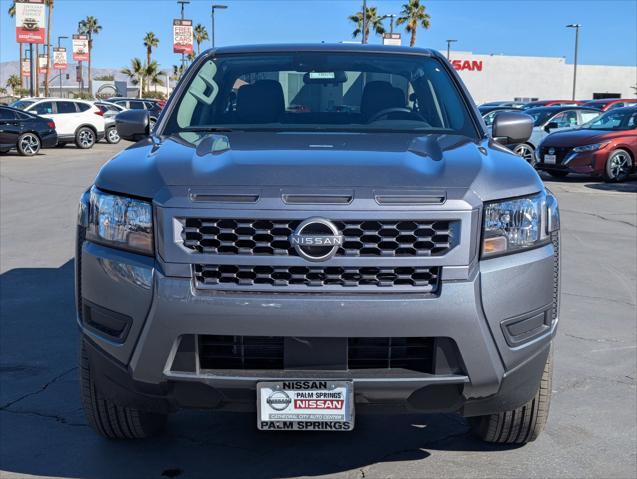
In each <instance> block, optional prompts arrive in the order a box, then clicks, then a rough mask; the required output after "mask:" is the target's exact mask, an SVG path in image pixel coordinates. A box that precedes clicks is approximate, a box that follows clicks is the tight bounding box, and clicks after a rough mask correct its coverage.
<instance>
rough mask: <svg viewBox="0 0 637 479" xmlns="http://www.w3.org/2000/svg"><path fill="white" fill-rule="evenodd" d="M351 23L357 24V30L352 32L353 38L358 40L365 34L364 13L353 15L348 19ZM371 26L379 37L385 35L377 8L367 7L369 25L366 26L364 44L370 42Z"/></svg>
mask: <svg viewBox="0 0 637 479" xmlns="http://www.w3.org/2000/svg"><path fill="white" fill-rule="evenodd" d="M348 19H349V21H350V22H354V23H355V24H356V29H355V30H354V31H353V32H352V37H353V38H356V37H357V36H359V35H360V34H361V33H362V32H363V12H362V11H360V12H356V14H355V15H351V16H349V17H348ZM370 26H371V27H372V28H373V29H374V32H375V33H376V34H377V35H382V34H383V33H385V27H383V21H382V19H381V17H379V16H378V11H377V10H376V7H367V23H366V25H365V27H366V28H365V35H364V36H363V43H367V42H368V41H369V28H370Z"/></svg>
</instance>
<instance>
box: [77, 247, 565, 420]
mask: <svg viewBox="0 0 637 479" xmlns="http://www.w3.org/2000/svg"><path fill="white" fill-rule="evenodd" d="M558 248H559V238H558V237H557V235H556V236H555V237H554V241H553V243H552V244H548V245H545V246H542V247H539V248H537V249H534V250H531V251H527V252H524V253H518V254H515V255H510V256H505V257H500V258H494V259H490V260H487V261H482V262H478V263H476V264H474V266H473V267H472V268H470V274H469V275H468V279H463V280H447V281H443V283H442V286H441V289H440V292H439V294H437V295H426V294H418V293H410V294H402V293H378V294H351V293H348V294H314V293H307V294H297V293H295V294H287V293H283V294H281V293H264V292H261V293H250V292H221V291H202V290H197V289H196V288H195V287H194V285H193V282H192V279H189V278H183V277H172V276H169V275H168V274H167V273H166V271H165V268H164V265H163V264H162V263H160V262H159V261H156V260H155V259H153V258H149V257H143V256H139V255H134V254H131V253H127V252H123V251H118V250H115V249H112V248H107V247H104V246H100V245H97V244H94V243H91V242H86V241H80V242H79V244H78V261H77V264H78V270H77V280H78V281H77V295H78V308H79V310H80V311H81V312H82V313H81V314H79V315H78V321H79V324H80V327H81V329H82V333H83V337H84V338H85V339H84V340H85V341H86V343H87V345H88V346H87V347H88V349H89V352H90V357H91V365H92V367H95V368H98V369H101V373H100V374H97V375H96V376H97V377H98V378H100V379H99V380H98V381H99V382H101V384H100V389H101V390H102V392H103V393H104V394H105V395H107V396H108V395H111V396H112V397H113V398H114V399H116V400H117V401H119V402H120V403H124V404H130V405H135V406H136V407H140V408H146V409H158V408H160V409H162V410H166V411H169V410H174V409H176V408H179V407H200V408H230V409H254V407H255V404H256V395H255V389H256V383H257V382H258V381H260V380H263V381H265V380H276V379H281V378H287V379H292V378H294V379H300V378H311V377H320V378H338V379H350V380H352V381H354V388H355V398H356V407H357V408H358V409H357V410H359V409H360V408H361V407H362V408H363V409H365V407H367V406H369V407H372V406H377V407H390V408H391V409H400V408H403V409H404V408H409V409H419V410H424V411H458V412H461V413H463V414H465V415H467V416H472V415H481V414H488V413H492V412H498V411H501V410H509V409H513V408H515V407H518V406H520V405H522V404H524V403H525V402H526V401H528V400H529V399H530V398H531V397H532V396H533V394H534V393H535V391H536V389H537V387H538V384H539V381H540V377H541V373H542V370H543V368H544V363H545V361H546V356H547V354H548V351H549V347H550V342H551V340H552V338H553V336H554V334H555V329H556V326H557V322H558V314H557V311H558V297H559V291H558V288H559V286H558V283H557V278H558V276H559V274H558V273H559V254H558V253H559V251H558ZM87 308H88V309H87ZM90 308H96V310H97V311H98V312H102V313H105V314H106V315H107V316H108V314H109V312H111V313H114V316H113V317H114V318H115V319H120V320H121V321H123V322H125V323H126V328H125V334H124V333H122V334H121V335H120V336H119V337H116V336H113V335H108V334H105V333H104V329H102V330H100V329H96V328H94V327H92V326H91V325H90V324H88V323H87V314H90V311H91V309H90ZM538 318H539V320H538ZM527 323H528V324H531V325H532V327H531V326H529V327H527V328H526V330H524V329H525V328H524V325H525V324H527ZM511 325H514V327H513V328H511ZM529 328H530V329H529ZM190 335H195V337H196V335H233V336H282V337H287V338H289V337H294V338H301V339H306V340H309V341H311V340H312V339H313V338H334V337H336V338H351V337H393V336H401V337H428V338H450V339H451V340H452V341H453V344H455V345H456V347H457V351H458V354H459V358H458V359H459V361H458V364H457V365H456V366H453V365H452V366H449V367H445V365H444V364H442V363H443V362H444V361H440V360H439V359H438V356H436V358H437V362H439V363H440V364H439V365H437V366H436V368H435V370H434V371H433V372H432V374H425V373H415V372H413V371H407V370H390V369H387V370H380V371H379V370H374V371H365V370H357V371H354V370H344V369H341V370H333V369H332V370H327V369H326V368H321V367H320V366H318V367H317V366H313V367H308V368H303V369H299V368H296V369H289V370H288V369H283V370H278V371H269V370H258V371H243V370H242V371H237V370H202V369H200V368H199V367H197V366H196V361H195V366H194V367H193V368H188V367H181V366H180V367H175V363H176V358H177V356H178V354H179V353H180V350H179V348H180V338H183V337H185V336H190ZM191 353H192V354H196V349H195V350H194V351H191ZM440 358H441V359H442V358H444V355H443V356H441V357H440ZM179 362H182V360H181V359H180V360H179ZM186 362H188V361H187V360H186ZM439 366H440V367H439Z"/></svg>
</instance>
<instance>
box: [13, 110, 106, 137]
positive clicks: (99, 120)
mask: <svg viewBox="0 0 637 479" xmlns="http://www.w3.org/2000/svg"><path fill="white" fill-rule="evenodd" d="M13 106H15V107H16V108H19V109H22V110H24V111H26V112H29V113H34V114H37V115H40V116H42V117H44V118H49V119H51V120H53V121H54V122H55V129H56V130H57V134H58V146H60V147H62V146H64V145H66V144H67V143H75V146H77V147H78V148H82V149H86V148H92V147H93V145H94V144H95V143H96V142H97V141H99V140H101V139H102V138H104V133H105V122H104V116H103V113H102V111H101V110H100V109H99V108H98V107H97V106H95V105H94V104H93V103H92V102H90V101H85V100H75V99H73V100H71V99H68V98H25V99H22V100H19V101H17V102H15V103H14V104H13Z"/></svg>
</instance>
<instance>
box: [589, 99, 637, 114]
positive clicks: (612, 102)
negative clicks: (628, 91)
mask: <svg viewBox="0 0 637 479" xmlns="http://www.w3.org/2000/svg"><path fill="white" fill-rule="evenodd" d="M585 104H586V106H589V107H591V108H597V109H598V110H602V111H608V110H614V109H615V108H621V107H624V106H631V105H633V104H637V100H636V99H632V100H630V99H624V98H605V99H603V100H591V101H587V102H586V103H585Z"/></svg>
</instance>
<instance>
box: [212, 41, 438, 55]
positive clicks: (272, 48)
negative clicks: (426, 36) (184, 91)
mask: <svg viewBox="0 0 637 479" xmlns="http://www.w3.org/2000/svg"><path fill="white" fill-rule="evenodd" d="M295 52H326V53H327V52H338V53H341V52H344V53H363V52H364V53H395V54H401V55H405V54H408V55H424V56H428V57H431V56H434V55H436V54H438V53H437V52H435V51H434V50H431V49H429V48H416V47H399V46H390V45H370V44H366V45H362V44H359V43H279V44H265V45H237V46H227V47H218V48H215V49H208V50H207V51H206V54H210V53H219V54H227V53H295ZM438 55H439V54H438Z"/></svg>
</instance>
